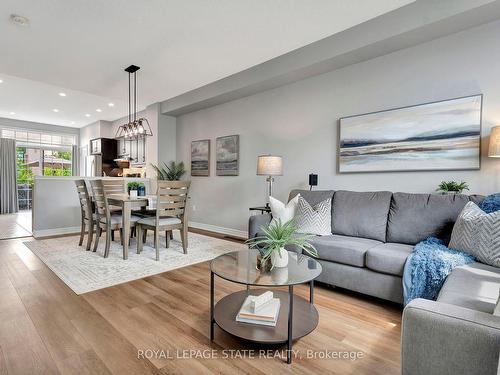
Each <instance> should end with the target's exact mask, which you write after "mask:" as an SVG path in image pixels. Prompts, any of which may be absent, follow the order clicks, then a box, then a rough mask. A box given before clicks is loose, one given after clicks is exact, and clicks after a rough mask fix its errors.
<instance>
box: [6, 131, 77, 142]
mask: <svg viewBox="0 0 500 375" xmlns="http://www.w3.org/2000/svg"><path fill="white" fill-rule="evenodd" d="M0 134H1V137H2V138H10V139H15V140H16V141H17V143H18V145H19V146H35V147H37V146H58V147H64V146H66V147H71V146H73V145H75V144H76V136H74V135H71V134H58V133H50V132H38V131H35V130H25V129H8V128H2V129H0Z"/></svg>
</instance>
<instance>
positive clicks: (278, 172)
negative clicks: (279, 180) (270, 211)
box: [257, 155, 283, 206]
mask: <svg viewBox="0 0 500 375" xmlns="http://www.w3.org/2000/svg"><path fill="white" fill-rule="evenodd" d="M282 175H283V159H282V158H281V156H274V155H260V156H259V157H258V158H257V176H267V179H266V181H267V182H269V195H268V203H266V206H269V197H271V196H272V195H273V182H274V178H273V176H282Z"/></svg>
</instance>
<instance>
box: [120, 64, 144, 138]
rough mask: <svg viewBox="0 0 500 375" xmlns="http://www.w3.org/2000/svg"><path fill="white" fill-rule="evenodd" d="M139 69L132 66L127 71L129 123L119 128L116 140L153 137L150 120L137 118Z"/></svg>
mask: <svg viewBox="0 0 500 375" xmlns="http://www.w3.org/2000/svg"><path fill="white" fill-rule="evenodd" d="M139 69H140V67H138V66H136V65H130V66H129V67H128V68H126V69H125V71H126V72H127V73H128V122H127V123H126V124H123V125H120V126H119V127H118V129H117V130H116V134H115V138H124V139H125V140H130V141H133V140H139V139H143V138H145V137H147V136H152V135H153V132H152V131H151V126H149V121H148V119H147V118H145V117H141V118H137V76H136V74H137V71H138V70H139ZM132 81H133V88H132Z"/></svg>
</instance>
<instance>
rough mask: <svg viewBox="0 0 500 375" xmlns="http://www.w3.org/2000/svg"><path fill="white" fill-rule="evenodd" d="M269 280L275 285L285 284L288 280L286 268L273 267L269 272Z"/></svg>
mask: <svg viewBox="0 0 500 375" xmlns="http://www.w3.org/2000/svg"><path fill="white" fill-rule="evenodd" d="M271 279H272V280H273V281H274V282H275V283H276V285H281V284H286V282H287V280H288V267H274V268H273V270H272V271H271Z"/></svg>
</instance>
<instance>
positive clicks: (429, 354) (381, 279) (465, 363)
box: [249, 190, 500, 375]
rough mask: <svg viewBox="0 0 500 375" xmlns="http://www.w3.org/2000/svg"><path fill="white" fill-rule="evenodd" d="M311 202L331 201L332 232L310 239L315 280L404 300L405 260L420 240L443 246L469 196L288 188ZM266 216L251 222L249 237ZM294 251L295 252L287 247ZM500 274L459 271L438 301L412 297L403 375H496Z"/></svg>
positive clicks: (471, 268) (475, 267) (480, 268)
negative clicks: (432, 239) (315, 259)
mask: <svg viewBox="0 0 500 375" xmlns="http://www.w3.org/2000/svg"><path fill="white" fill-rule="evenodd" d="M298 193H300V194H301V196H302V197H303V198H304V199H306V200H307V201H308V202H309V203H310V204H311V205H314V204H316V203H318V202H321V201H322V200H324V199H327V198H328V197H331V198H332V235H330V236H322V237H319V236H318V237H314V238H313V239H312V240H311V242H312V243H313V245H314V246H315V247H316V249H317V250H318V254H319V260H320V262H321V264H322V266H323V272H322V274H321V275H320V276H319V278H318V281H321V282H324V283H327V284H331V285H334V286H339V287H342V288H346V289H350V290H354V291H356V292H360V293H364V294H368V295H371V296H375V297H379V298H383V299H387V300H390V301H393V302H397V303H402V301H403V287H402V275H403V269H404V264H405V262H406V258H407V257H408V255H409V254H410V253H411V252H412V251H413V247H414V245H415V244H417V243H418V242H420V241H422V240H424V239H425V238H427V237H430V236H435V237H438V238H441V239H443V240H444V241H449V238H450V235H451V231H452V228H453V224H454V222H455V220H456V218H457V217H458V215H459V214H460V211H461V210H462V209H463V207H464V206H465V204H466V203H467V202H469V201H473V202H475V203H479V202H480V201H481V200H482V199H483V197H482V196H475V195H471V196H468V195H461V194H457V195H441V194H410V193H391V192H387V191H379V192H353V191H308V190H294V191H292V192H291V193H290V196H289V199H291V198H293V197H294V196H295V195H296V194H298ZM270 220H271V216H270V215H255V216H251V217H250V221H249V238H252V237H255V236H257V235H259V229H260V227H261V226H263V225H267V224H269V222H270ZM289 250H291V251H295V250H296V249H289ZM499 289H500V269H498V268H495V267H491V266H487V265H484V264H481V263H472V264H469V265H467V266H463V267H458V268H456V269H455V270H453V272H452V273H451V274H450V275H449V276H448V278H447V280H446V281H445V284H444V286H443V288H442V289H441V292H440V294H439V297H438V299H437V301H428V300H422V299H417V300H414V301H412V302H411V303H410V304H408V305H407V306H406V307H405V309H404V312H403V325H402V332H403V333H402V371H403V374H411V375H413V374H425V375H432V374H476V373H477V374H496V373H497V369H498V358H499V351H500V317H497V316H494V315H492V313H493V310H494V308H495V303H496V301H497V298H498V294H499Z"/></svg>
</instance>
